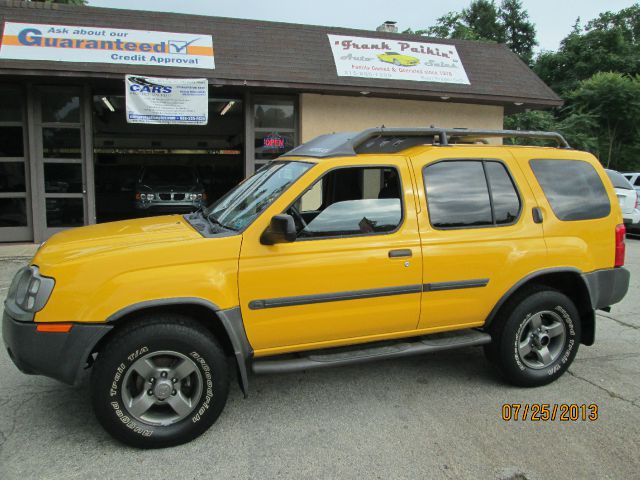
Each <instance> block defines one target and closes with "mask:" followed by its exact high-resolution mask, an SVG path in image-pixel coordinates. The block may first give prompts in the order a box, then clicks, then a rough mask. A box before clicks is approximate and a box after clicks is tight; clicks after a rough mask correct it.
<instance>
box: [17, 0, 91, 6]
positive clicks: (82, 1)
mask: <svg viewBox="0 0 640 480" xmlns="http://www.w3.org/2000/svg"><path fill="white" fill-rule="evenodd" d="M29 1H31V2H35V3H59V4H61V5H86V4H87V0H29Z"/></svg>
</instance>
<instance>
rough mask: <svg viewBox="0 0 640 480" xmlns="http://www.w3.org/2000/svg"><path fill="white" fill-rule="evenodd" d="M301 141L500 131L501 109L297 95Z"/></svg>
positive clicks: (490, 106) (455, 104)
mask: <svg viewBox="0 0 640 480" xmlns="http://www.w3.org/2000/svg"><path fill="white" fill-rule="evenodd" d="M300 115H301V122H300V125H301V141H302V142H307V141H309V140H311V139H312V138H314V137H316V136H318V135H322V134H325V133H333V132H354V131H359V130H364V129H365V128H370V127H379V126H381V125H384V126H385V127H430V126H431V125H434V126H436V127H467V128H486V129H500V128H502V125H503V123H502V122H503V116H504V109H503V107H500V106H493V105H472V104H462V103H447V102H426V101H420V100H396V99H389V98H370V97H341V96H335V95H317V94H306V93H305V94H302V95H300Z"/></svg>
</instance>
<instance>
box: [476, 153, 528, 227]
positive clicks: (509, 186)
mask: <svg viewBox="0 0 640 480" xmlns="http://www.w3.org/2000/svg"><path fill="white" fill-rule="evenodd" d="M485 168H486V170H487V178H488V179H489V185H490V186H491V198H492V200H493V211H494V215H495V222H496V224H498V225H504V224H508V223H513V222H514V221H515V220H516V219H517V218H518V214H519V213H520V199H519V198H518V193H517V192H516V188H515V187H514V185H513V181H512V180H511V177H510V176H509V173H508V172H507V169H506V168H505V166H504V165H503V164H501V163H499V162H485Z"/></svg>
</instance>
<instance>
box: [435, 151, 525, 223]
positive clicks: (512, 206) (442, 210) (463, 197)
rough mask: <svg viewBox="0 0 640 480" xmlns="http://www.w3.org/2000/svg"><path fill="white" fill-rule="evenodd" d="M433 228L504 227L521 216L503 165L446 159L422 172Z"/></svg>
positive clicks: (514, 193)
mask: <svg viewBox="0 0 640 480" xmlns="http://www.w3.org/2000/svg"><path fill="white" fill-rule="evenodd" d="M423 175H424V184H425V188H426V191H427V206H428V209H429V218H430V220H431V225H433V226H434V227H435V228H467V227H482V226H493V225H507V224H511V223H513V222H515V221H516V220H517V218H518V215H519V214H520V198H519V197H518V193H517V191H516V188H515V186H514V184H513V181H512V180H511V176H510V175H509V173H508V172H507V169H506V168H505V166H504V165H503V164H502V163H500V162H495V161H485V160H446V161H442V162H438V163H434V164H431V165H428V166H426V167H425V168H424V170H423Z"/></svg>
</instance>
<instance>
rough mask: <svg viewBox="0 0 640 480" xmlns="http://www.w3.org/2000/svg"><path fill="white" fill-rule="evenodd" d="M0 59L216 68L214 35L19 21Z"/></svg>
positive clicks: (8, 25) (6, 36)
mask: <svg viewBox="0 0 640 480" xmlns="http://www.w3.org/2000/svg"><path fill="white" fill-rule="evenodd" d="M0 59H12V60H51V61H56V62H82V63H86V62H89V63H113V64H126V65H153V66H166V67H188V68H215V63H214V58H213V39H212V38H211V35H196V34H190V33H189V34H187V33H171V32H150V31H146V30H125V29H120V28H104V27H78V26H69V25H43V24H33V23H13V22H5V24H4V32H3V35H2V43H1V45H0Z"/></svg>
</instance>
